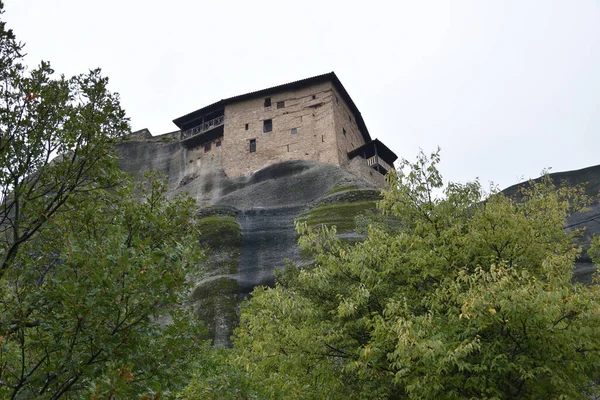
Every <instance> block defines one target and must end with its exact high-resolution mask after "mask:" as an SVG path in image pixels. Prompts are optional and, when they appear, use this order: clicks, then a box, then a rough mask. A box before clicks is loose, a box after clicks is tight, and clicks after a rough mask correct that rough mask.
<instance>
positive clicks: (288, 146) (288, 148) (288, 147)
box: [287, 144, 290, 153]
mask: <svg viewBox="0 0 600 400" xmlns="http://www.w3.org/2000/svg"><path fill="white" fill-rule="evenodd" d="M287 150H288V153H289V152H290V145H289V144H288V145H287Z"/></svg>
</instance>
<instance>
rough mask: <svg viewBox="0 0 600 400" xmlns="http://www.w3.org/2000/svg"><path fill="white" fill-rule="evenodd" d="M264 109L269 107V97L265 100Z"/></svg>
mask: <svg viewBox="0 0 600 400" xmlns="http://www.w3.org/2000/svg"><path fill="white" fill-rule="evenodd" d="M265 107H271V98H270V97H267V98H266V99H265Z"/></svg>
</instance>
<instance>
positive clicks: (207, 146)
mask: <svg viewBox="0 0 600 400" xmlns="http://www.w3.org/2000/svg"><path fill="white" fill-rule="evenodd" d="M209 151H210V143H206V144H205V145H204V152H205V153H208V152H209Z"/></svg>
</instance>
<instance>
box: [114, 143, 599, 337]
mask: <svg viewBox="0 0 600 400" xmlns="http://www.w3.org/2000/svg"><path fill="white" fill-rule="evenodd" d="M141 133H142V134H138V135H137V136H134V137H132V138H131V140H128V141H125V142H123V143H121V144H119V146H118V150H119V152H120V163H121V168H122V169H123V170H124V171H126V172H129V173H130V174H132V175H134V176H138V177H139V176H142V175H143V173H144V172H146V171H148V170H157V171H160V172H162V173H164V174H165V176H166V178H167V180H168V185H169V195H174V194H176V193H180V192H187V193H189V194H190V195H191V196H192V197H194V198H195V199H196V200H197V201H198V204H199V206H200V209H199V217H200V230H201V234H202V235H201V239H200V243H199V245H201V246H206V247H207V249H208V252H207V254H208V255H209V257H208V259H207V261H206V262H205V263H204V264H203V265H200V266H198V275H197V277H196V280H195V281H194V283H195V286H196V288H195V290H194V292H193V294H192V297H191V301H190V302H191V305H192V306H193V307H195V309H196V310H197V312H198V315H199V316H200V318H201V319H202V320H203V321H204V322H205V324H206V325H207V327H208V329H209V333H210V336H211V337H212V338H213V339H214V343H215V344H216V345H227V344H228V343H229V337H230V335H231V333H232V331H233V327H234V326H235V323H236V319H237V317H236V312H237V308H238V306H239V303H240V301H241V300H242V299H243V298H244V296H247V295H248V293H250V292H251V291H252V289H253V288H254V287H255V286H259V285H271V284H272V283H273V274H274V271H275V270H276V268H278V267H281V266H283V264H284V260H285V259H289V260H292V261H295V262H301V257H300V252H299V248H298V246H297V244H296V232H295V229H294V220H296V219H303V220H306V221H308V223H309V224H310V223H313V224H316V223H326V224H329V225H336V226H337V227H338V232H340V233H341V234H342V235H346V236H347V237H349V238H352V237H353V233H352V232H353V230H354V227H355V217H356V216H357V215H359V214H361V213H363V212H364V211H366V210H369V209H373V208H374V207H375V201H376V200H377V199H378V197H379V189H380V188H381V187H382V185H383V182H384V180H383V177H382V176H381V175H379V174H378V173H377V172H375V171H373V170H371V169H369V168H368V167H366V166H363V165H361V164H360V160H359V159H355V160H353V162H351V163H350V164H348V165H347V166H346V167H345V168H339V167H336V166H333V165H328V164H323V163H318V162H312V161H287V162H283V163H279V164H275V165H271V166H269V167H267V168H264V169H262V170H260V171H257V172H256V173H254V174H252V175H249V176H244V177H237V178H229V177H227V176H226V174H225V173H224V171H223V170H222V169H221V168H220V165H221V164H220V159H219V157H218V156H210V157H206V156H202V157H200V156H198V153H197V152H194V151H192V150H190V149H186V148H185V147H183V146H181V144H180V143H179V142H178V141H177V140H175V139H176V135H173V134H167V135H163V136H160V137H152V136H151V135H149V132H148V134H144V133H145V132H144V131H141ZM551 177H552V179H553V180H554V182H555V183H556V184H557V185H559V184H566V185H570V186H574V185H577V184H584V185H586V193H587V194H588V195H590V196H592V197H593V198H594V201H593V203H592V205H591V207H590V208H589V209H588V210H586V211H584V212H577V213H574V214H573V215H571V216H570V217H569V219H568V221H567V225H566V229H575V228H585V233H584V235H583V237H582V244H583V247H584V249H585V248H586V247H587V245H588V244H589V241H590V238H591V236H592V235H593V234H595V235H599V234H600V201H599V197H598V194H599V192H600V166H595V167H590V168H585V169H582V170H578V171H569V172H562V173H556V174H552V175H551ZM518 187H519V185H514V186H511V187H509V188H507V189H506V190H505V191H504V193H505V194H507V195H509V196H513V195H516V193H517V190H518ZM594 271H595V268H594V266H593V265H592V263H591V260H590V258H589V256H588V255H587V253H586V252H585V250H584V252H583V254H582V256H581V257H580V259H579V261H578V263H577V269H576V279H577V280H579V281H583V282H591V279H592V275H593V272H594ZM191 278H192V279H194V277H191Z"/></svg>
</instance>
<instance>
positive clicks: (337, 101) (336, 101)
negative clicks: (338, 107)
mask: <svg viewBox="0 0 600 400" xmlns="http://www.w3.org/2000/svg"><path fill="white" fill-rule="evenodd" d="M339 103H340V99H338V97H337V96H335V104H339Z"/></svg>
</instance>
